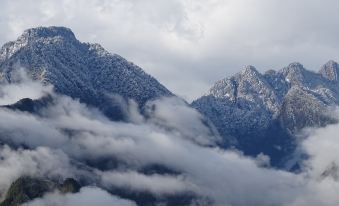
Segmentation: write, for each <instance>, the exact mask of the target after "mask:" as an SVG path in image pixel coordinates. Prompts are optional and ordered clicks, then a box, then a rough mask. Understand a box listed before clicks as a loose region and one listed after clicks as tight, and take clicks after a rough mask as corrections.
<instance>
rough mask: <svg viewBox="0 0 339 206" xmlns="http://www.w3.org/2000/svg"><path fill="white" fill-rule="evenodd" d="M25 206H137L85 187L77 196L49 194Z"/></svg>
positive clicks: (101, 191)
mask: <svg viewBox="0 0 339 206" xmlns="http://www.w3.org/2000/svg"><path fill="white" fill-rule="evenodd" d="M23 205H24V206H74V205H83V206H87V205H88V206H92V205H97V206H136V204H135V203H134V202H132V201H130V200H125V199H121V198H119V197H117V196H113V195H110V194H109V193H107V192H106V191H104V190H102V189H100V188H96V187H83V188H81V190H80V192H79V193H75V194H66V195H62V194H58V193H52V194H47V195H45V196H44V197H43V198H38V199H36V200H33V201H31V202H29V203H26V204H23Z"/></svg>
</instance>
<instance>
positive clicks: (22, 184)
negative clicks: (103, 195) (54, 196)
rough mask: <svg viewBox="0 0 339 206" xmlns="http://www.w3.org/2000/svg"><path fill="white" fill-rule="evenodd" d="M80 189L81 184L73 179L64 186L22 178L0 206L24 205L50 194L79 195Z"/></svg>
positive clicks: (35, 178) (27, 177)
mask: <svg viewBox="0 0 339 206" xmlns="http://www.w3.org/2000/svg"><path fill="white" fill-rule="evenodd" d="M80 187H81V186H80V185H79V183H78V182H77V181H76V180H74V179H72V178H67V179H66V180H65V181H64V182H63V183H62V184H58V183H56V182H53V181H51V180H48V179H42V178H37V177H29V176H22V177H20V178H18V179H17V180H15V181H14V182H13V183H12V184H11V186H10V188H9V189H8V191H7V193H6V196H5V199H4V200H3V201H2V202H1V203H0V206H17V205H22V204H23V203H26V202H29V201H31V200H33V199H35V198H39V197H42V196H43V195H44V194H46V193H48V192H55V191H58V192H60V193H62V194H66V193H77V192H79V190H80Z"/></svg>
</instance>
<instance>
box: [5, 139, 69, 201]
mask: <svg viewBox="0 0 339 206" xmlns="http://www.w3.org/2000/svg"><path fill="white" fill-rule="evenodd" d="M0 173H1V180H0V194H4V192H5V191H6V190H7V189H8V187H9V186H10V184H11V183H12V182H13V181H15V180H16V179H17V178H19V177H21V176H26V175H31V176H41V177H49V178H59V177H63V178H65V177H72V176H73V175H74V174H75V173H74V170H73V169H72V166H71V164H70V160H69V158H68V156H67V155H65V154H64V153H63V152H62V151H58V150H51V149H49V148H47V147H38V148H36V149H34V150H28V149H18V150H14V149H11V148H10V147H8V146H1V147H0Z"/></svg>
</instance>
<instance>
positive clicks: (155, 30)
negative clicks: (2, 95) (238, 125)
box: [0, 0, 339, 100]
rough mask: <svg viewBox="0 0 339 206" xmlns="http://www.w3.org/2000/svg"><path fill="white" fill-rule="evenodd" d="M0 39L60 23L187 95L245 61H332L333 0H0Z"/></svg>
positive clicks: (315, 64)
mask: <svg viewBox="0 0 339 206" xmlns="http://www.w3.org/2000/svg"><path fill="white" fill-rule="evenodd" d="M0 3H1V6H0V28H1V30H0V43H1V44H3V43H5V42H7V41H10V40H14V39H16V38H17V36H18V35H20V34H21V33H22V31H23V30H24V29H27V28H30V27H36V26H49V25H62V26H66V27H69V28H71V29H72V30H73V31H74V33H75V34H76V36H77V37H78V38H79V39H80V40H81V41H86V42H97V43H100V44H102V45H103V46H104V47H105V48H106V49H107V50H109V51H110V52H113V53H117V54H120V55H121V56H123V57H125V58H126V59H128V60H130V61H133V62H134V63H136V64H138V65H139V66H141V67H142V68H143V69H144V70H145V71H146V72H148V73H150V74H151V75H153V76H155V77H156V78H157V79H158V80H159V81H160V82H161V83H163V84H164V85H165V86H166V87H168V88H169V89H171V90H172V91H173V92H174V93H176V94H178V95H180V96H182V97H184V98H186V99H187V100H192V99H194V98H196V97H198V96H201V95H202V94H203V93H205V92H206V91H207V90H208V88H209V87H210V86H211V85H212V84H213V82H215V81H216V80H219V79H221V78H224V77H226V76H229V75H232V74H234V73H235V72H238V71H239V70H240V69H241V68H242V67H243V66H244V65H247V64H251V65H254V66H256V67H257V69H258V70H260V71H264V70H267V69H280V68H282V67H284V66H286V65H288V64H289V63H291V62H294V61H298V62H301V63H302V64H304V66H305V67H306V68H308V69H312V70H317V69H318V68H319V67H320V66H321V65H322V64H324V63H325V62H326V61H328V60H329V59H333V60H339V41H338V37H339V21H338V16H337V15H338V12H337V8H339V1H335V0H321V1H320V0H318V1H316V0H284V1H281V0H0Z"/></svg>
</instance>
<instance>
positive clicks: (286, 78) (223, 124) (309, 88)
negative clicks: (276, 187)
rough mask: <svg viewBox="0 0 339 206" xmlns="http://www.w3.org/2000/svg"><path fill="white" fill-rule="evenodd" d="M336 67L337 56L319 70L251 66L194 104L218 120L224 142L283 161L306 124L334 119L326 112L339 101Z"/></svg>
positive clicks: (223, 81) (291, 150) (218, 127)
mask: <svg viewBox="0 0 339 206" xmlns="http://www.w3.org/2000/svg"><path fill="white" fill-rule="evenodd" d="M338 71H339V66H338V64H337V63H336V62H334V61H329V62H328V63H326V64H325V65H324V66H323V67H322V68H321V70H320V71H319V72H318V73H315V72H312V71H308V70H306V69H305V68H304V67H303V66H302V65H301V64H299V63H292V64H290V65H289V66H288V67H285V68H283V69H281V70H279V71H273V70H271V71H268V72H266V73H265V74H261V73H259V72H258V71H257V70H256V69H255V68H254V67H253V66H247V67H245V68H244V69H243V71H241V72H240V73H238V74H236V75H234V76H232V77H229V78H226V79H222V80H220V81H218V82H216V83H215V84H214V86H213V87H212V88H211V89H210V90H209V91H208V93H207V94H206V95H204V96H202V97H200V98H199V99H197V100H196V101H194V102H193V103H192V106H193V107H195V108H196V109H198V110H199V111H200V112H201V113H203V114H204V115H205V116H206V117H208V118H209V119H210V120H211V121H212V122H213V123H214V125H215V126H216V127H217V129H218V130H219V132H220V133H221V135H222V136H223V137H224V142H225V145H224V146H226V147H235V148H238V149H240V150H242V151H243V152H244V153H245V154H247V155H252V156H256V155H258V154H259V153H264V154H266V155H269V156H270V158H271V161H272V162H271V163H272V164H273V165H280V164H281V163H282V160H283V159H284V158H286V156H288V155H289V154H291V153H292V152H293V150H294V144H295V142H296V138H295V135H296V134H297V133H298V132H299V131H300V130H301V129H302V128H305V127H317V126H324V125H326V124H328V123H333V122H334V120H333V119H331V118H330V117H328V115H327V113H326V112H327V109H328V108H327V107H328V106H332V105H338V104H339V81H338V80H337V72H338Z"/></svg>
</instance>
